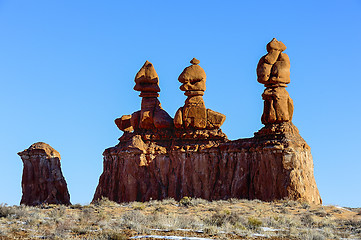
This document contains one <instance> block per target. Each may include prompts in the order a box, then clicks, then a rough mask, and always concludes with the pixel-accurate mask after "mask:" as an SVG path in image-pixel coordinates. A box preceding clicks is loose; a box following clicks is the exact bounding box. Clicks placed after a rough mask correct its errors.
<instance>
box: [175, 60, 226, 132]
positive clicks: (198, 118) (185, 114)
mask: <svg viewBox="0 0 361 240" xmlns="http://www.w3.org/2000/svg"><path fill="white" fill-rule="evenodd" d="M199 63H200V61H199V60H197V59H195V58H193V59H192V60H191V64H192V65H191V66H189V67H187V68H185V69H184V70H183V72H182V73H181V75H180V76H179V78H178V81H179V82H181V83H182V86H181V87H180V89H181V90H182V91H184V95H186V96H187V97H188V98H187V100H186V101H185V104H184V106H183V107H181V108H179V109H178V111H177V113H176V114H175V117H174V126H175V127H176V128H185V129H219V128H220V127H221V126H222V124H223V122H224V120H225V119H226V116H225V115H223V114H221V113H218V112H215V111H212V110H210V109H206V106H205V104H204V101H203V97H202V96H203V95H204V91H205V90H206V73H205V72H204V70H203V68H201V67H200V66H199V65H198V64H199Z"/></svg>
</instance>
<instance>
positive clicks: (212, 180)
mask: <svg viewBox="0 0 361 240" xmlns="http://www.w3.org/2000/svg"><path fill="white" fill-rule="evenodd" d="M189 141H190V142H188V144H185V143H186V142H187V140H184V139H183V140H179V139H176V138H174V139H173V140H170V141H163V142H162V141H159V143H158V144H156V142H155V141H147V140H145V141H144V140H143V139H142V136H141V135H137V134H135V133H128V134H125V135H123V137H121V138H120V143H119V144H118V145H117V146H116V147H113V148H109V149H106V150H105V151H104V154H103V155H104V171H103V174H102V175H101V177H100V180H99V185H98V187H97V190H96V193H95V195H94V199H93V201H95V200H97V199H99V198H101V197H102V196H104V197H108V198H109V199H110V200H113V201H116V202H128V201H147V200H150V199H164V198H168V197H171V198H175V199H181V198H182V197H184V196H189V197H200V198H204V199H209V200H214V199H227V198H248V199H260V200H264V201H271V200H275V199H283V198H289V199H294V200H297V199H302V200H304V201H307V202H310V203H315V204H320V203H321V202H322V201H321V198H320V195H319V193H318V190H317V186H316V183H315V180H314V176H313V161H312V156H311V152H310V148H309V146H308V145H307V144H306V142H305V141H304V140H303V139H302V138H301V136H300V135H299V133H298V130H297V128H296V127H295V126H294V125H293V124H292V123H282V124H273V125H269V126H266V127H265V128H263V129H261V130H260V131H259V132H258V133H256V134H255V137H254V138H249V139H240V140H236V141H227V140H226V139H223V140H220V139H217V140H214V141H205V140H199V141H196V142H193V143H191V140H189ZM179 144H182V145H179Z"/></svg>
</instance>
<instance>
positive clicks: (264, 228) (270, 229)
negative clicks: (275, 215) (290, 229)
mask: <svg viewBox="0 0 361 240" xmlns="http://www.w3.org/2000/svg"><path fill="white" fill-rule="evenodd" d="M261 229H262V230H263V231H264V232H279V231H282V230H281V229H274V228H269V227H261Z"/></svg>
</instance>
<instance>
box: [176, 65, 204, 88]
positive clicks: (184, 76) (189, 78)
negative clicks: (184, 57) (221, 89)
mask: <svg viewBox="0 0 361 240" xmlns="http://www.w3.org/2000/svg"><path fill="white" fill-rule="evenodd" d="M190 63H191V64H192V65H191V66H189V67H186V68H185V69H184V70H183V72H182V73H181V74H180V75H179V77H178V81H179V82H181V83H185V82H195V81H206V78H207V76H206V72H205V71H204V70H203V68H202V67H201V66H199V65H198V64H199V63H200V61H199V60H198V59H196V58H193V59H192V60H191V61H190ZM204 90H205V89H204Z"/></svg>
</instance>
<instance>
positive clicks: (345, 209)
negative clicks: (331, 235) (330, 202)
mask: <svg viewBox="0 0 361 240" xmlns="http://www.w3.org/2000/svg"><path fill="white" fill-rule="evenodd" d="M335 207H336V208H338V209H342V210H344V211H348V212H352V211H351V210H349V209H347V208H344V207H340V206H335ZM345 239H346V238H345Z"/></svg>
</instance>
